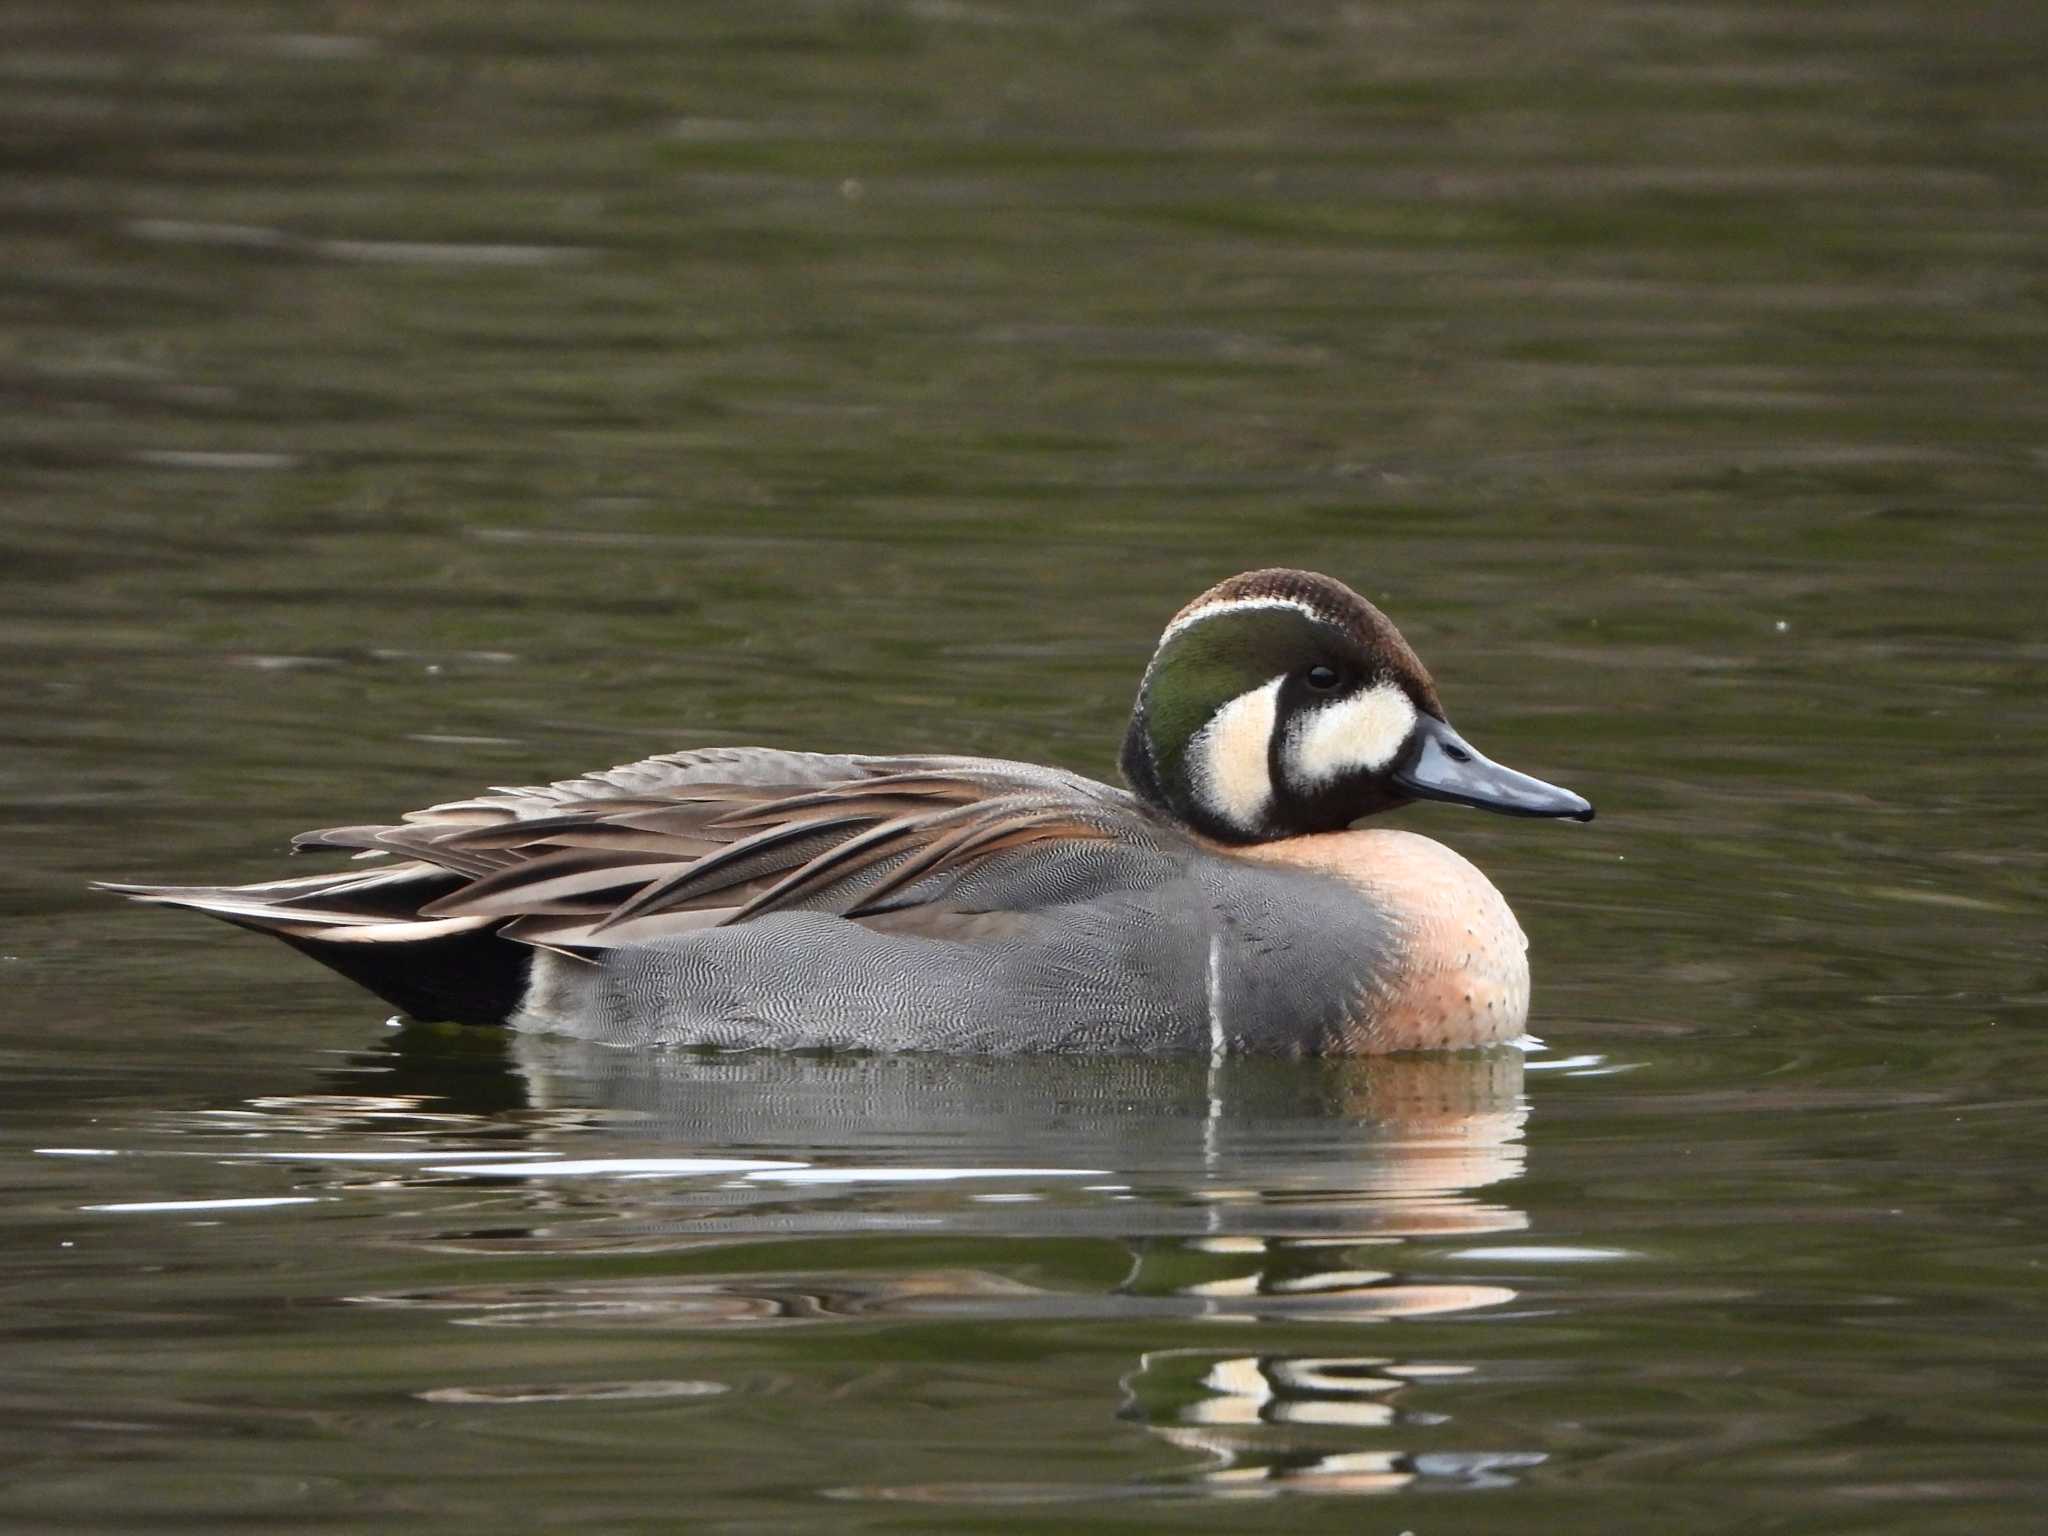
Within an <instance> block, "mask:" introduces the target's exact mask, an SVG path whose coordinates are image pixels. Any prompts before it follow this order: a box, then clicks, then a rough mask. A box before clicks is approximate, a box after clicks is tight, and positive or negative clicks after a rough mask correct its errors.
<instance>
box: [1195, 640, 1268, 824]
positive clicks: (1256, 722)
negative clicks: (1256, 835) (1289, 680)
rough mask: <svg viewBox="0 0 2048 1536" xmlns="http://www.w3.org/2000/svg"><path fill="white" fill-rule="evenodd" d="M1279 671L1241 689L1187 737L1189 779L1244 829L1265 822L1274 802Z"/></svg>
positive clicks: (1219, 812)
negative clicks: (1247, 689) (1273, 756)
mask: <svg viewBox="0 0 2048 1536" xmlns="http://www.w3.org/2000/svg"><path fill="white" fill-rule="evenodd" d="M1285 681H1286V679H1285V678H1282V677H1276V678H1274V679H1273V680H1272V681H1271V682H1268V683H1263V684H1261V685H1260V686H1259V687H1257V688H1254V689H1252V691H1251V692H1249V693H1241V694H1239V695H1238V696H1237V697H1236V698H1234V699H1232V700H1231V701H1230V702H1229V703H1228V704H1226V705H1224V706H1223V707H1222V708H1221V709H1219V710H1217V711H1216V713H1215V714H1214V715H1212V716H1210V717H1209V723H1208V724H1207V725H1205V726H1203V727H1202V728H1201V729H1200V730H1199V731H1197V732H1195V737H1194V740H1192V741H1190V742H1189V743H1188V759H1187V760H1188V767H1189V770H1190V772H1189V779H1190V781H1191V782H1192V784H1193V786H1194V790H1195V793H1196V794H1197V795H1199V796H1200V797H1201V800H1202V803H1203V804H1204V805H1206V806H1207V807H1208V808H1209V809H1210V811H1212V812H1213V813H1214V814H1215V815H1216V816H1217V817H1219V818H1220V819H1222V820H1223V821H1226V822H1228V823H1230V825H1231V826H1233V827H1236V828H1237V829H1238V830H1239V831H1240V832H1256V831H1258V830H1259V829H1260V828H1261V827H1263V826H1264V825H1265V822H1266V815H1267V813H1268V812H1269V811H1270V810H1271V809H1272V805H1273V774H1272V770H1271V769H1270V767H1269V766H1268V753H1269V752H1270V751H1271V750H1272V744H1273V721H1274V719H1275V718H1276V716H1277V714H1278V712H1279V707H1280V685H1281V683H1283V682H1285Z"/></svg>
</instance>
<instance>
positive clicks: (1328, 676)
mask: <svg viewBox="0 0 2048 1536" xmlns="http://www.w3.org/2000/svg"><path fill="white" fill-rule="evenodd" d="M1302 681H1303V682H1305V683H1307V684H1308V685H1309V687H1311V688H1313V689H1315V691H1316V692H1317V693H1328V692H1329V691H1330V690H1331V689H1332V688H1334V687H1336V686H1337V669H1336V668H1334V667H1323V666H1315V667H1310V668H1309V669H1308V671H1307V672H1305V673H1303V674H1302Z"/></svg>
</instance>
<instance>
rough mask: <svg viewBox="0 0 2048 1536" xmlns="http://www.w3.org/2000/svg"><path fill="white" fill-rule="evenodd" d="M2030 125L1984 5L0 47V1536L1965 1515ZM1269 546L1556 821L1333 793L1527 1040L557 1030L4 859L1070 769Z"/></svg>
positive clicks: (2046, 280)
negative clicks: (721, 756)
mask: <svg viewBox="0 0 2048 1536" xmlns="http://www.w3.org/2000/svg"><path fill="white" fill-rule="evenodd" d="M2044 78H2048V23H2044V22H2043V21H2042V20H2041V19H2040V15H2039V12H2038V9H2037V8H2036V7H2032V6H2027V5H2020V4H2010V5H1998V4H1987V5H1969V6H1935V5H1932V4H1922V5H1911V4H1903V3H1886V0H1871V3H1867V4H1860V5H1834V4H1829V5H1812V6H1802V7H1785V8H1769V7H1752V6H1740V5H1732V4H1730V5H1722V4H1677V5H1666V6H1656V7H1644V6H1622V5H1611V6H1603V5H1597V4H1582V3H1570V0H1567V3H1560V4H1555V5H1544V6H1527V7H1505V6H1488V5H1476V4H1475V5H1462V4H1450V5H1441V6H1437V5H1432V6H1422V5H1412V6H1394V5H1388V6H1382V5H1316V4H1310V5H1302V6H1290V7H1287V8H1285V9H1284V10H1270V11H1269V10H1268V9H1267V8H1261V7H1254V6H1250V5H1237V4H1226V3H1212V4H1190V5H1145V4H1139V5H1128V6H1117V7H1110V6H1084V5H1069V4H1059V5H1038V6H1020V5H1009V4H1000V3H989V4H979V3H970V4H950V3H928V4H901V5H899V4H891V3H876V0H868V3H855V4H830V3H814V4H804V5H792V6H786V7H776V8H770V7H760V6H742V5H713V4H705V5H693V6H688V7H682V6H673V7H659V6H630V5H625V4H620V3H586V4H580V5H577V6H574V7H568V6H540V5H504V6H493V7H484V6H479V5H454V4H440V5H437V4H418V5H409V6H405V7H395V6H394V7H365V6H351V5H328V4H305V5H286V4H282V3H273V4H260V3H254V0H251V3H240V4H236V3H214V4H204V3H195V4H189V5H187V4H179V5H161V4H152V5H140V4H126V5H124V4H110V5H102V6H95V7H91V8H87V9H84V10H77V9H73V8H69V7H56V6H38V5H30V4H22V3H14V4H4V5H0V400H4V404H5V409H4V410H0V541H4V542H0V741H4V742H5V744H6V745H5V750H4V753H0V831H4V836H5V846H6V848H7V851H8V857H7V859H6V861H5V873H4V875H0V903H4V906H0V911H4V916H5V931H4V936H0V978H4V979H5V981H6V982H7V983H8V986H7V990H6V1004H5V1006H4V1008H0V1181H4V1187H5V1191H6V1194H5V1199H4V1202H0V1290H4V1294H5V1296H6V1298H7V1301H8V1305H7V1307H6V1309H5V1313H4V1316H0V1525H4V1526H5V1527H6V1528H7V1529H8V1530H10V1531H11V1530H22V1531H44V1530H50V1531H57V1530H67V1531H68V1530H75V1531H114V1530H142V1529H149V1530H164V1529H176V1528H193V1529H205V1530H216V1529H223V1528H242V1529H255V1530H276V1529H293V1528H321V1529H333V1530H363V1531H372V1530H374V1531H410V1530H420V1531H434V1532H437V1533H438V1532H458V1531H463V1532H466V1531H478V1532H484V1531H490V1532H500V1531H504V1530H508V1529H513V1530H517V1529H549V1530H564V1529H581V1530H591V1531H621V1530H631V1531H670V1530H675V1531H682V1530H689V1531H719V1532H785V1531H820V1532H823V1531H832V1532H838V1531H852V1530H858V1531H935V1532H937V1531H944V1532H951V1531H979V1530H997V1529H1000V1530H1045V1531H1059V1532H1073V1531H1132V1532H1138V1531H1154V1530H1162V1529H1168V1528H1173V1529H1179V1528H1187V1529H1195V1530H1210V1529H1214V1530H1223V1529H1238V1528H1241V1527H1243V1526H1244V1525H1245V1524H1247V1523H1255V1524H1258V1525H1260V1526H1261V1527H1264V1528H1273V1529H1285V1530H1289V1531H1323V1530H1327V1531H1346V1532H1350V1531H1361V1530H1362V1531H1376V1532H1378V1531H1383V1532H1386V1533H1388V1536H1393V1533H1396V1532H1401V1531H1413V1532H1416V1533H1418V1536H1434V1533H1442V1532H1450V1531H1457V1532H1487V1531H1496V1530H1498V1531H1513V1532H1516V1533H1525V1532H1529V1531H1571V1532H1595V1531H1598V1532H1637V1531H1644V1530H1658V1531H1684V1532H1706V1531H1723V1530H1740V1531H1742V1532H1745V1533H1750V1532H1755V1531H1759V1530H1768V1531H1800V1532H1806V1531H1843V1532H1849V1531H1854V1532H1871V1531H1896V1532H1911V1533H1922V1532H1935V1533H1947V1532H1955V1533H1978V1532H2004V1531H2014V1532H2020V1531H2032V1530H2036V1529H2038V1528H2039V1526H2040V1523H2041V1519H2042V1516H2041V1509H2042V1506H2043V1500H2044V1498H2048V1478H2044V1476H2043V1474H2042V1472H2041V1470H2040V1463H2041V1445H2042V1443H2043V1438H2044V1434H2048V1349H2044V1347H2043V1343H2042V1340H2043V1338H2044V1336H2048V1327H2044V1323H2048V1318H2044V1313H2048V1305H2044V1303H2048V1270H2044V1264H2048V1217H2044V1209H2048V1188H2044V1168H2048V1117H2044V1113H2043V1110H2044V1102H2048V1044H2044V1041H2043V1033H2042V1032H2043V1029H2044V1027H2048V950H2044V944H2043V937H2044V925H2043V913H2044V900H2043V898H2044V890H2043V885H2044V869H2048V854H2044V851H2043V850H2044V848H2048V803H2044V798H2043V794H2042V789H2041V783H2042V772H2041V765H2042V762H2043V760H2044V757H2048V627H2044V622H2043V617H2042V615H2043V596H2044V593H2048V528H2044V515H2043V502H2044V498H2048V372H2044V367H2043V358H2044V356H2048V350H2044V349H2048V255H2044V253H2048V197H2044V190H2048V89H2044V87H2043V86H2042V83H2041V82H2042V80H2043V79H2044ZM1275 563H1285V564H1295V565H1303V566H1309V567H1314V568H1319V569H1323V570H1327V571H1329V572H1331V573H1332V574H1335V575H1338V576H1340V577H1343V578H1344V579H1346V580H1348V581H1350V582H1352V583H1353V584H1354V585H1356V586H1358V587H1359V588H1360V589H1361V590H1363V591H1365V592H1366V593H1367V594H1368V595H1370V596H1372V597H1374V598H1375V599H1376V600H1378V601H1380V602H1381V603H1382V604H1383V605H1384V606H1385V607H1386V608H1387V609H1388V610H1389V612H1390V613H1391V614H1392V615H1393V616H1394V618H1395V619H1396V620H1397V621H1398V622H1399V623H1400V624H1401V625H1402V627H1403V629H1404V630H1405V632H1406V633H1407V635H1408V637H1409V638H1410V639H1411V640H1412V641H1413V642H1414V644H1415V645H1416V647H1417V649H1418V650H1419V651H1420V652H1421V654H1422V655H1423V657H1424V658H1425V660H1426V661H1427V662H1428V663H1429V665H1430V666H1431V668H1432V670H1433V671H1434V672H1435V674H1436V677H1437V679H1438V682H1439V684H1440V686H1441V689H1442V692H1443V695H1444V698H1445V701H1446V704H1447V705H1448V708H1449V710H1450V713H1451V715H1452V718H1453V719H1454V720H1455V721H1456V722H1457V723H1458V725H1459V727H1460V729H1461V730H1463V731H1464V733H1465V734H1466V735H1467V736H1468V737H1470V739H1471V740H1472V741H1473V742H1474V743H1475V744H1476V745H1477V746H1479V747H1480V748H1481V749H1482V750H1484V751H1486V752H1488V753H1489V754H1491V755H1493V756H1495V757H1498V758H1500V759H1501V760H1503V761H1506V762H1509V763H1512V764H1514V765H1515V766H1517V767H1520V768H1523V769H1526V770H1528V771H1531V772H1534V773H1539V774H1541V775H1543V776H1544V777H1546V778H1552V779H1556V780H1558V781H1560V782H1564V783H1567V784H1570V785H1571V786H1573V787H1574V788H1576V789H1580V790H1582V791H1584V792H1585V793H1587V794H1588V795H1590V796H1591V797H1592V798H1593V799H1594V800H1595V801H1596V802H1597V803H1598V804H1599V805H1600V808H1601V815H1600V819H1599V820H1598V821H1597V822H1595V823H1593V824H1592V825H1591V826H1588V827H1577V826H1562V825H1550V824H1524V823H1514V822H1509V821H1505V820H1500V819H1494V818H1484V817H1480V816H1477V815H1474V814H1471V813H1461V812H1458V811H1455V810H1451V809H1449V808H1444V807H1419V808H1415V809H1413V810H1410V811H1407V812H1403V813H1401V815H1400V817H1399V821H1400V824H1401V825H1404V826H1407V827H1411V828H1413V829H1415V830H1418V831H1423V832H1427V833H1428V834H1429V835H1432V836H1436V837H1440V838H1442V839H1443V840H1445V841H1447V842H1449V843H1451V844H1453V845H1454V846H1456V847H1457V848H1459V849H1460V850H1461V851H1463V852H1465V853H1466V854H1468V855H1469V856H1470V857H1472V858H1473V859H1474V860H1476V861H1477V862H1478V863H1479V864H1480V865H1481V866H1482V867H1483V868H1485V869H1486V870H1487V871H1488V873H1489V874H1490V875H1492V877H1493V878H1494V879H1495V881H1496V882H1497V883H1498V884H1499V885H1500V886H1501V888H1502V889H1503V891H1504V892H1506V894H1507V895H1508V897H1509V899H1510V900H1511V902H1512V903H1513V904H1514V906H1515V908H1516V910H1517V912H1518V913H1519V914H1520V915H1521V918H1522V920H1523V923H1524V926H1525V927H1526V928H1527V929H1528V931H1529V933H1530V936H1531V940H1532V946H1533V948H1532V955H1533V961H1534V968H1535V975H1536V1002H1535V1011H1534V1015H1533V1017H1532V1021H1531V1023H1532V1028H1534V1030H1535V1031H1536V1032H1537V1033H1538V1034H1539V1035H1541V1036H1542V1037H1543V1038H1544V1040H1545V1041H1546V1042H1547V1049H1545V1050H1542V1051H1538V1052H1535V1053H1533V1054H1529V1055H1527V1056H1526V1057H1524V1055H1523V1054H1522V1053H1518V1052H1517V1053H1508V1054H1506V1055H1503V1056H1476V1057H1448V1058H1442V1059H1436V1060H1429V1059H1415V1060H1407V1061H1398V1062H1382V1063H1350V1064H1305V1065H1293V1066H1286V1065H1280V1064H1274V1063H1264V1064H1259V1063H1252V1064H1245V1065H1237V1064H1231V1065H1225V1066H1223V1067H1220V1068H1216V1069H1213V1070H1211V1069H1208V1068H1205V1067H1203V1066H1200V1065H1187V1064H1174V1063H1163V1062H1155V1063H1146V1062H1140V1061H1116V1062H1108V1061H1105V1062H1073V1061H1063V1062H1031V1061H1018V1062H1007V1063H1004V1062H944V1061H927V1060H919V1059H906V1060H891V1059H862V1058H850V1059H849V1058H841V1059H829V1058H828V1059H807V1058H795V1059H792V1058H774V1057H740V1058H712V1059H706V1058H699V1057H693V1056H687V1055H675V1056H653V1057H638V1056H634V1055H630V1054H624V1055H622V1054H616V1053H603V1052H599V1053H594V1054H593V1053H589V1052H579V1051H577V1050H574V1049H569V1048H565V1047H563V1046H561V1045H559V1044H556V1045H550V1044H546V1043H544V1042H535V1041H531V1040H527V1041H518V1042H506V1041H503V1040H501V1039H499V1038H497V1037H495V1036H493V1035H491V1034H488V1033H484V1032H476V1031H468V1032H465V1031H428V1030H421V1029H417V1028H414V1029H405V1030H399V1029H396V1028H390V1027H387V1026H386V1024H385V1020H384V1015H385V1012H386V1011H387V1010H385V1009H383V1008H381V1007H380V1006H379V1005H377V1004H376V1003H375V1002H374V1000H371V999H368V998H366V997H365V996H364V995H362V994H359V993H356V992H353V991H352V990H350V989H349V988H348V987H347V986H346V985H345V984H344V983H342V982H340V981H338V980H336V979H334V978H332V977H330V976H328V975H327V974H325V973H324V972H321V971H319V970H318V969H317V968H314V967H311V966H309V965H308V964H306V963H305V962H303V961H301V960H299V959H298V958H296V957H294V956H293V955H291V954H290V953H289V952H288V951H286V950H285V949H283V948H282V947H281V946H275V945H270V944H266V943H264V942H261V941H259V940H256V939H254V938H250V937H247V936H243V935H238V934H235V933H233V932H231V931H229V930H227V929H225V928H222V927H220V926H218V925H213V924H207V923H203V922H200V921H198V920H196V919H191V918H180V917H178V916H175V915H172V914H167V913H158V912H145V911H139V910H135V909H131V908H124V907H121V906H118V905H116V904H114V903H111V902H108V901H106V900H105V899H104V898H96V897H92V896H90V895H88V894H87V893H86V892H85V891H84V889H83V886H84V883H85V882H86V881H87V880H88V879H92V878H104V877H114V878H133V879H161V880H179V879H190V880H200V879H222V880H225V879H244V878H247V879H254V878H260V877H263V876H265V875H267V874H272V873H277V872H280V863H279V854H280V852H281V849H282V847H283V844H284V842H285V840H286V838H287V837H288V836H289V835H290V834H291V833H292V832H294V831H297V830H299V829H301V828H303V827H308V826H315V825H325V824H332V823H335V822H345V821H354V820H368V819H374V818H380V817H383V816H385V815H388V814H389V813H391V812H393V811H396V810H400V809H403V808H406V807H409V806H413V805H420V804H426V803H429V802H432V801H434V800H439V799H446V798H449V797H451V796H453V795H457V794H461V793H464V792H467V791H469V790H472V789H474V788H476V787H478V786H480V785H482V784H485V783H508V782H509V783H523V782H528V781H531V780H533V779H535V778H545V777H553V776H557V775H560V774H566V773H571V772H575V771H579V770H583V769H588V768H592V767H597V766H602V765H605V764H609V763H612V762H616V761H620V760H623V759H627V758H632V757H636V756H640V755H642V754H644V753H646V752H650V751H657V750H663V749H668V748H673V747H678V746H684V745H702V744H710V743H716V742H741V741H746V742H764V743H773V744H778V745H787V746H797V747H824V748H853V749H871V750H883V751H904V750H923V749H938V750H946V751H959V752H984V753H990V754H997V755H1005V756H1017V757H1024V758H1030V759H1034V760H1038V761H1046V762H1056V763H1061V764H1065V765H1068V766H1071V767H1075V768H1078V769H1081V770H1084V771H1088V772H1092V773H1096V774H1101V775H1108V774H1110V773H1112V772H1113V765H1114V751H1115V746H1116V743H1117V741H1118V739H1119V736H1120V733H1121V729H1122V724H1123V718H1124V713H1125V710H1126V709H1127V707H1128V704H1129V700H1130V696H1131V693H1132V690H1133V687H1134V685H1135V681H1136V676H1137V672H1138V669H1139V668H1140V667H1141V666H1142V664H1143V661H1144V658H1145V656H1146V655H1147V654H1148V652H1149V649H1150V646H1151V642H1152V639H1153V637H1154V636H1155V635H1156V633H1157V631H1158V628H1159V626H1160V624H1161V623H1162V621H1163V620H1164V619H1165V618H1166V617H1167V616H1168V615H1169V614H1171V613H1172V612H1173V610H1174V609H1175V608H1176V607H1178V606H1179V604H1180V603H1182V602H1183V601H1185V600H1186V599H1187V598H1188V597H1190V596H1192V595H1193V594H1194V593H1195V592H1196V591H1198V590H1200V589H1201V588H1202V587H1204V586H1206V585H1208V584H1209V583H1210V582H1212V581H1214V580H1216V579H1218V578H1219V577H1221V576H1223V575H1226V574H1229V573H1230V572H1232V571H1235V570H1238V569H1242V568H1246V567H1250V566H1257V565H1264V564H1275ZM365 1154H375V1155H374V1156H365ZM485 1154H499V1158H498V1161H500V1162H502V1163H504V1164H505V1165H507V1166H506V1167H504V1168H497V1169H494V1168H493V1167H492V1164H493V1159H492V1158H491V1157H489V1156H487V1155H485ZM504 1154H522V1155H523V1156H522V1157H506V1156H504ZM542 1156H544V1157H546V1158H550V1159H557V1160H568V1161H567V1162H566V1163H565V1164H563V1165H561V1166H558V1167H557V1168H556V1169H555V1170H554V1171H552V1172H538V1173H537V1172H535V1171H534V1170H533V1168H532V1166H531V1165H532V1164H533V1163H534V1161H535V1159H536V1157H542ZM522 1161H523V1162H525V1163H527V1164H528V1165H529V1167H528V1171H527V1172H525V1173H519V1172H517V1171H508V1170H509V1167H510V1165H511V1164H513V1163H517V1162H522ZM451 1170H452V1171H451ZM1005 1170H1007V1171H1005ZM223 1201H227V1202H243V1203H236V1204H211V1203H210V1202H223ZM248 1202H262V1203H248Z"/></svg>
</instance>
